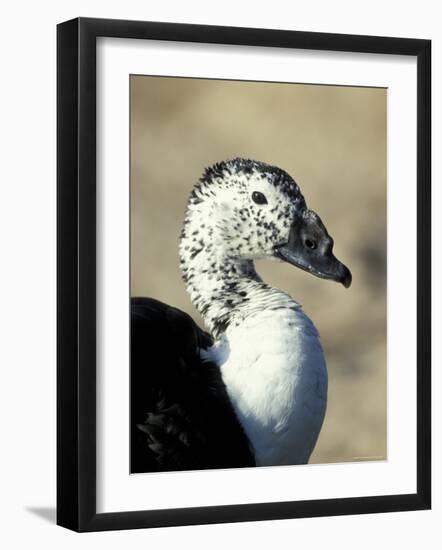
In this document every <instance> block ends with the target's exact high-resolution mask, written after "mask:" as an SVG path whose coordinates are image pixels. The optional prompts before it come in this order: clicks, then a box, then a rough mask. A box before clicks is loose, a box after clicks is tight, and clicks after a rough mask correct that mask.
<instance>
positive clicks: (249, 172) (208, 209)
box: [181, 159, 306, 259]
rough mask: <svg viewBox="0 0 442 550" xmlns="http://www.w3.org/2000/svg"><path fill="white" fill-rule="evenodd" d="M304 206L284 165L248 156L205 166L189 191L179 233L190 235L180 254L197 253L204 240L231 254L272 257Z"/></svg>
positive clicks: (239, 256) (216, 251) (218, 250)
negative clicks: (272, 164) (281, 166)
mask: <svg viewBox="0 0 442 550" xmlns="http://www.w3.org/2000/svg"><path fill="white" fill-rule="evenodd" d="M305 207H306V206H305V201H304V197H303V196H302V193H301V191H300V189H299V187H298V185H297V184H296V183H295V181H294V180H293V178H291V177H290V176H289V174H287V172H285V171H284V170H281V169H280V168H277V167H275V166H270V165H268V164H264V163H262V162H257V161H254V160H248V159H234V160H229V161H225V162H220V163H218V164H215V165H214V166H212V167H210V168H208V169H206V171H205V173H204V175H203V176H202V178H201V179H200V181H199V182H198V183H197V185H196V186H195V187H194V189H193V191H192V193H191V195H190V199H189V204H188V210H187V215H186V219H185V222H184V229H183V235H187V236H189V235H190V236H191V237H192V238H190V243H189V242H187V245H189V246H190V247H189V249H187V250H186V249H185V246H184V247H181V255H182V257H183V258H185V257H186V256H187V255H192V254H197V253H198V250H199V248H200V247H201V246H203V242H204V245H205V246H206V247H207V246H209V245H211V246H212V247H213V251H214V253H215V254H222V255H223V256H227V257H230V258H243V259H256V258H262V257H266V256H272V254H273V249H274V247H275V246H276V245H278V244H279V243H282V242H286V241H287V239H288V234H289V230H290V225H291V223H292V221H293V219H294V216H295V214H296V212H301V211H302V210H303V209H305ZM207 237H210V243H209V242H208V240H207Z"/></svg>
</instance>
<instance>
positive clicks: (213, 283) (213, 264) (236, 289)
mask: <svg viewBox="0 0 442 550" xmlns="http://www.w3.org/2000/svg"><path fill="white" fill-rule="evenodd" d="M192 233H193V232H192V230H186V227H185V228H184V230H183V233H182V236H181V242H180V258H181V263H180V266H181V271H182V275H183V279H184V282H185V284H186V288H187V291H188V292H189V294H190V298H191V300H192V303H193V304H194V306H195V307H196V309H197V310H198V311H199V313H200V314H201V316H202V317H203V319H204V322H205V324H206V326H207V328H208V329H209V331H210V332H211V333H212V335H213V336H214V337H215V339H219V338H220V337H221V336H222V335H223V333H224V332H225V331H226V330H227V329H228V328H229V327H230V328H232V327H234V326H236V325H239V324H240V323H241V322H242V321H243V320H244V319H245V318H247V317H249V316H251V315H253V314H255V313H256V312H258V311H262V310H263V309H264V308H274V307H281V306H283V307H284V306H287V307H293V305H294V304H296V303H295V302H294V301H293V300H292V299H291V298H290V297H289V296H288V295H287V294H286V293H284V292H282V291H281V290H278V289H276V288H273V287H271V286H269V285H267V284H266V283H265V282H263V280H262V279H261V277H260V276H259V275H258V273H257V272H256V270H255V266H254V263H253V261H252V260H250V259H242V258H237V257H232V256H231V255H230V254H229V253H228V251H224V250H223V247H222V243H220V242H218V243H217V242H214V241H212V240H211V235H210V231H208V232H207V234H206V235H207V236H206V239H205V238H204V237H201V235H202V234H204V233H205V232H204V228H200V229H199V230H198V235H197V234H195V235H192ZM212 236H213V235H212ZM206 240H207V242H206Z"/></svg>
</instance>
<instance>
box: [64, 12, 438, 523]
mask: <svg viewBox="0 0 442 550" xmlns="http://www.w3.org/2000/svg"><path fill="white" fill-rule="evenodd" d="M57 57H58V59H57V524H58V525H62V526H64V527H67V528H69V529H73V530H75V531H105V530H112V529H134V528H145V527H148V528H152V527H163V526H175V525H196V524H208V523H227V522H241V521H261V520H275V519H288V518H306V517H309V518H314V517H320V516H329V515H347V514H371V513H380V512H393V511H395V512H397V511H409V510H424V509H429V508H430V507H431V337H430V335H431V306H430V304H431V302H430V298H431V296H430V294H431V170H430V167H431V154H430V152H431V42H430V41H429V40H421V39H411V38H395V37H385V36H384V37H380V36H357V35H350V34H349V35H342V34H333V33H316V32H298V31H286V30H284V31H283V30H274V29H251V28H240V27H222V26H204V25H193V24H186V25H181V24H176V23H160V22H152V21H118V20H106V19H89V18H78V19H73V20H70V21H66V22H64V23H61V24H60V25H58V27H57ZM387 167H388V170H387ZM387 174H388V177H387ZM387 197H388V200H387ZM387 212H388V215H387ZM387 219H388V223H387ZM404 234H406V235H407V246H406V247H404V246H403V238H404ZM387 243H388V245H387ZM387 264H388V270H387ZM387 273H388V277H387ZM387 281H388V284H387ZM404 297H405V298H404ZM387 304H388V305H387ZM405 304H406V306H405ZM404 307H407V314H406V315H404ZM387 312H388V315H387ZM387 342H388V344H387ZM387 349H388V354H387ZM387 364H388V367H387ZM404 426H408V427H411V428H410V429H407V430H404V429H403V427H404Z"/></svg>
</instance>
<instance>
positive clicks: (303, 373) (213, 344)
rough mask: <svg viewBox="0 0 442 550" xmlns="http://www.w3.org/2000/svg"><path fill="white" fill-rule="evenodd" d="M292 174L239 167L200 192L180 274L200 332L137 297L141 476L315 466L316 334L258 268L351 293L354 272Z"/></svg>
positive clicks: (319, 372) (320, 364) (134, 400)
mask: <svg viewBox="0 0 442 550" xmlns="http://www.w3.org/2000/svg"><path fill="white" fill-rule="evenodd" d="M333 247H334V242H333V239H332V237H331V236H330V235H329V233H328V231H327V229H326V227H325V225H324V223H323V222H322V220H321V218H320V217H319V215H318V214H317V213H316V212H314V211H313V210H311V209H309V208H308V207H307V204H306V201H305V198H304V196H303V194H302V192H301V189H300V187H299V185H298V184H297V183H296V181H295V180H294V179H293V178H292V177H291V176H290V175H289V174H288V172H286V171H284V170H283V169H281V168H279V167H277V166H273V165H270V164H267V163H264V162H260V161H257V160H252V159H245V158H235V159H231V160H225V161H221V162H217V163H216V164H214V165H212V166H210V167H208V168H206V169H205V171H204V173H203V175H202V176H201V178H200V179H199V180H198V182H197V183H196V184H195V185H194V187H193V188H192V190H191V192H190V195H189V199H188V203H187V209H186V212H185V216H184V223H183V226H182V231H181V235H180V239H179V265H180V269H181V274H182V279H183V283H184V285H185V287H186V290H187V292H188V294H189V296H190V300H191V302H192V303H193V305H194V306H195V308H196V309H197V311H198V312H199V313H200V315H201V317H202V319H203V320H204V324H205V327H204V329H202V328H200V327H199V326H198V325H197V323H195V321H194V320H193V319H192V318H191V317H190V316H189V315H188V314H187V313H185V312H183V311H181V310H179V309H177V308H175V307H173V306H171V305H168V304H165V303H163V302H160V301H159V300H156V299H154V298H148V297H134V298H132V300H131V452H130V456H131V460H130V464H131V472H132V473H139V472H159V471H176V470H203V469H216V468H241V467H259V466H281V465H300V464H307V463H308V461H309V459H310V456H311V454H312V452H313V450H314V448H315V445H316V442H317V440H318V436H319V433H320V431H321V427H322V424H323V421H324V417H325V412H326V406H327V385H328V376H327V367H326V361H325V356H324V351H323V348H322V345H321V341H320V337H319V333H318V330H317V329H316V327H315V325H314V324H313V321H312V320H311V319H310V318H309V317H308V316H307V314H306V313H305V312H304V310H303V308H302V306H301V305H300V304H299V303H298V302H297V301H296V300H295V299H294V298H292V297H291V296H289V294H287V293H286V292H285V291H284V290H280V289H278V288H274V287H272V286H271V285H269V284H267V283H266V282H264V281H263V280H262V279H261V277H260V276H259V274H258V273H257V271H256V269H255V261H256V260H261V259H271V260H274V261H279V262H285V263H287V264H289V265H290V266H293V267H296V268H298V269H301V270H303V271H305V272H307V273H309V274H312V275H315V276H316V277H319V278H322V279H328V280H331V281H335V282H338V283H340V284H342V285H343V286H344V287H345V288H348V287H350V285H351V282H352V275H351V272H350V270H349V269H348V268H347V267H346V266H345V265H344V264H343V263H342V262H340V261H339V260H338V259H337V258H336V257H335V255H334V254H333Z"/></svg>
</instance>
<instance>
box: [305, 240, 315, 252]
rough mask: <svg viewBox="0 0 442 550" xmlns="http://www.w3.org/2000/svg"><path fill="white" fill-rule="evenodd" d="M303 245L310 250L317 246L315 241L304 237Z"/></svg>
mask: <svg viewBox="0 0 442 550" xmlns="http://www.w3.org/2000/svg"><path fill="white" fill-rule="evenodd" d="M304 245H305V247H306V248H309V249H310V250H315V248H317V246H318V245H317V244H316V241H314V240H313V239H305V241H304Z"/></svg>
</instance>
